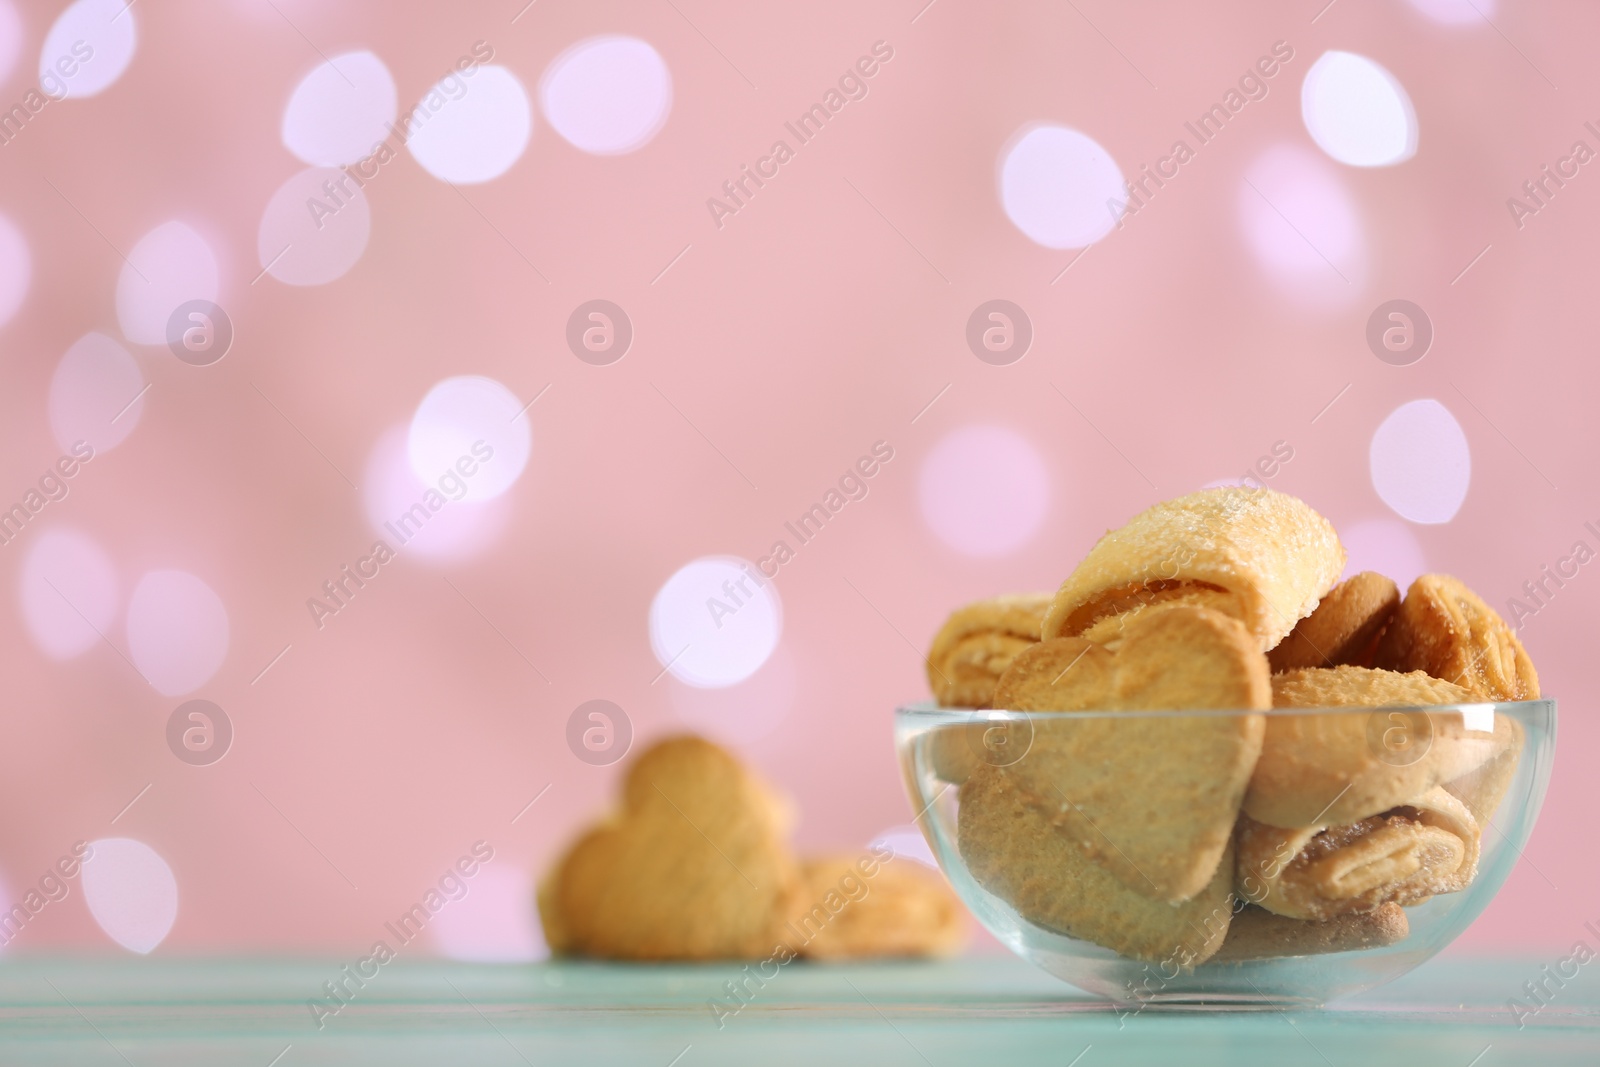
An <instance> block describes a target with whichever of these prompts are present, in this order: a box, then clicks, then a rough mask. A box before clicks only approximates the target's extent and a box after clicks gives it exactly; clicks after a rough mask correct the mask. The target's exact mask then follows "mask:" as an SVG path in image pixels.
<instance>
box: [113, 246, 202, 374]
mask: <svg viewBox="0 0 1600 1067" xmlns="http://www.w3.org/2000/svg"><path fill="white" fill-rule="evenodd" d="M216 299H217V257H216V255H215V254H214V253H213V252H212V251H211V246H210V245H208V244H207V243H206V241H205V238H203V237H201V236H200V235H199V234H198V233H196V232H195V231H194V230H193V229H191V228H190V227H189V226H187V225H185V224H184V223H181V222H164V223H162V224H161V225H160V226H157V227H156V228H155V229H153V230H151V231H150V232H149V233H147V234H145V235H144V236H143V237H141V238H140V239H139V243H138V244H136V245H134V246H133V250H132V251H131V252H129V253H128V260H127V262H126V263H124V264H123V265H122V271H121V273H120V274H118V275H117V322H118V323H119V324H120V325H121V326H122V335H123V336H124V337H126V338H127V339H128V340H130V341H132V342H133V343H134V344H136V345H164V344H166V343H167V320H168V319H170V318H171V317H172V313H173V312H174V311H176V310H177V309H178V305H180V304H183V303H186V302H188V301H190V300H212V301H214V300H216Z"/></svg>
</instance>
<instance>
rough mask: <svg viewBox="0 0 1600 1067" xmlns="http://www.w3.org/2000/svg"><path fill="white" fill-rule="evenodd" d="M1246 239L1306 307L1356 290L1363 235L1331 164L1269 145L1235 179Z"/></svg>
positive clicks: (1294, 148)
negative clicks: (1242, 177)
mask: <svg viewBox="0 0 1600 1067" xmlns="http://www.w3.org/2000/svg"><path fill="white" fill-rule="evenodd" d="M1239 218H1240V223H1241V225H1242V227H1243V229H1244V235H1245V240H1246V243H1247V244H1248V245H1249V246H1250V250H1251V251H1252V252H1253V253H1255V256H1256V259H1257V260H1258V261H1259V262H1260V263H1261V266H1262V267H1263V268H1264V269H1265V273H1266V274H1267V276H1268V277H1269V278H1270V279H1271V280H1272V282H1273V283H1274V284H1275V285H1277V286H1278V287H1279V288H1280V289H1283V290H1284V291H1285V292H1287V293H1288V294H1289V295H1290V296H1292V297H1294V298H1296V299H1298V300H1301V301H1303V302H1305V303H1309V304H1317V305H1340V304H1347V303H1349V302H1350V301H1352V300H1354V299H1355V298H1356V297H1358V296H1360V295H1361V292H1362V286H1363V283H1364V282H1365V279H1366V273H1367V246H1366V236H1365V234H1364V232H1363V229H1362V225H1361V216H1360V214H1359V212H1358V210H1357V208H1356V203H1355V200H1354V198H1353V197H1352V196H1351V195H1350V192H1349V190H1348V189H1346V188H1345V185H1344V182H1343V181H1342V180H1341V179H1340V176H1339V174H1338V172H1337V171H1336V170H1335V169H1334V168H1333V167H1332V166H1331V165H1330V164H1329V163H1328V161H1327V160H1326V159H1325V158H1324V157H1322V156H1320V155H1318V154H1316V153H1315V152H1312V151H1310V150H1308V149H1305V148H1302V147H1300V146H1298V145H1294V144H1279V145H1275V146H1274V147H1272V148H1269V149H1267V150H1266V151H1265V152H1263V153H1262V154H1261V155H1260V156H1258V157H1256V159H1255V160H1254V161H1253V162H1252V163H1251V164H1250V166H1249V168H1248V169H1247V170H1246V172H1245V177H1244V180H1243V181H1241V182H1240V184H1239Z"/></svg>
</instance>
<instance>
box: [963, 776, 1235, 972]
mask: <svg viewBox="0 0 1600 1067" xmlns="http://www.w3.org/2000/svg"><path fill="white" fill-rule="evenodd" d="M960 801H961V805H960V812H959V816H958V820H957V842H958V845H959V847H960V850H961V857H962V859H963V860H964V861H965V862H966V865H967V870H968V872H969V873H970V874H971V875H972V877H973V878H974V879H975V880H976V881H977V883H978V884H979V885H980V886H982V887H983V888H984V889H986V890H987V891H989V892H990V893H992V894H994V895H995V896H997V897H999V898H1000V899H1001V900H1003V901H1005V903H1006V904H1008V905H1009V906H1010V907H1011V908H1013V909H1015V911H1016V912H1017V914H1018V915H1020V916H1022V918H1024V919H1026V920H1027V921H1029V922H1031V923H1034V924H1036V925H1038V926H1042V927H1044V928H1045V929H1047V930H1053V931H1055V932H1057V933H1061V934H1066V935H1068V936H1069V937H1076V938H1081V939H1083V940H1085V941H1092V942H1094V943H1095V944H1097V945H1102V946H1104V947H1105V948H1108V949H1111V950H1112V951H1113V952H1117V953H1119V954H1121V955H1123V956H1128V957H1130V958H1132V959H1138V960H1147V961H1149V962H1151V963H1162V964H1166V965H1167V966H1169V967H1175V968H1178V969H1182V970H1188V969H1190V968H1192V967H1194V966H1195V965H1197V964H1200V963H1203V962H1205V960H1206V959H1208V958H1209V957H1210V956H1211V955H1212V954H1213V953H1214V952H1216V951H1217V949H1218V947H1220V946H1221V944H1222V941H1223V938H1224V937H1226V936H1227V932H1228V923H1229V920H1230V919H1231V917H1232V914H1233V904H1234V902H1233V895H1232V893H1231V892H1230V887H1231V885H1232V881H1233V877H1232V869H1233V856H1232V850H1231V849H1229V850H1228V851H1227V852H1225V853H1224V855H1223V857H1222V860H1223V862H1222V863H1221V864H1219V866H1218V868H1217V870H1216V871H1215V872H1214V874H1213V876H1212V877H1211V879H1210V880H1209V881H1208V882H1207V883H1206V885H1205V886H1204V887H1203V889H1202V891H1201V892H1199V893H1196V894H1195V895H1194V896H1192V897H1191V898H1190V899H1188V900H1187V901H1184V902H1183V903H1181V904H1177V905H1173V904H1168V903H1166V902H1164V901H1161V900H1157V899H1155V898H1154V897H1151V896H1147V895H1145V894H1143V893H1136V892H1134V891H1132V890H1130V889H1129V888H1128V887H1127V886H1126V885H1124V884H1123V882H1122V881H1121V880H1120V879H1119V878H1117V877H1115V876H1114V875H1112V874H1111V872H1109V871H1108V870H1106V869H1105V868H1104V867H1102V866H1101V865H1100V864H1098V863H1096V862H1094V861H1093V860H1092V859H1090V858H1089V857H1088V855H1087V854H1086V853H1085V852H1084V851H1083V850H1082V849H1081V848H1080V847H1079V846H1078V845H1077V844H1076V843H1075V842H1073V841H1071V840H1069V839H1068V838H1067V837H1065V836H1063V835H1061V834H1058V833H1056V832H1054V831H1053V830H1052V828H1051V826H1050V824H1049V823H1048V822H1047V821H1046V820H1045V818H1044V816H1043V815H1041V814H1040V813H1039V812H1038V811H1037V810H1036V809H1035V808H1034V807H1033V806H1032V805H1030V804H1028V803H1026V802H1025V801H1024V800H1023V799H1022V797H1021V796H1019V795H1018V793H1017V791H1016V790H1015V789H1014V788H1013V787H1012V784H1011V782H1010V781H1009V779H1007V777H1006V776H1005V775H1004V774H1003V773H1002V772H1001V771H1000V770H999V769H998V768H995V767H990V766H982V767H979V768H978V769H977V770H975V771H974V772H973V773H972V776H971V777H970V778H968V779H967V781H966V782H965V783H964V784H963V785H962V786H961V793H960Z"/></svg>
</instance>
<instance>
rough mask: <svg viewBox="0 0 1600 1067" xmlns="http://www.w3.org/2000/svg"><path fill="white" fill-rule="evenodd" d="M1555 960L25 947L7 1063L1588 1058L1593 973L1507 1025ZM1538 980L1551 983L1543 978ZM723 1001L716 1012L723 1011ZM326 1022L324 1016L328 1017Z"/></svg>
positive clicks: (3, 1015)
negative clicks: (322, 956) (1117, 960)
mask: <svg viewBox="0 0 1600 1067" xmlns="http://www.w3.org/2000/svg"><path fill="white" fill-rule="evenodd" d="M1544 962H1547V961H1533V960H1517V961H1496V962H1487V961H1468V962H1463V961H1461V960H1443V961H1435V962H1434V963H1432V964H1430V965H1428V966H1426V967H1424V968H1422V969H1421V970H1419V971H1417V972H1416V973H1414V974H1412V975H1411V976H1409V977H1407V978H1405V979H1403V980H1401V981H1400V982H1397V983H1395V984H1393V985H1391V986H1389V987H1387V988H1386V989H1384V990H1380V991H1378V992H1375V993H1373V994H1369V995H1368V996H1366V997H1363V998H1360V999H1357V1000H1352V1001H1347V1002H1344V1003H1342V1004H1340V1005H1338V1006H1336V1007H1334V1008H1332V1009H1327V1010H1323V1011H1297V1012H1281V1011H1275V1010H1273V1011H1258V1012H1233V1013H1226V1014H1220V1013H1194V1012H1179V1011H1172V1010H1164V1011H1157V1010H1155V1009H1153V1008H1151V1009H1147V1010H1145V1011H1144V1012H1142V1013H1138V1014H1125V1013H1119V1012H1118V1011H1116V1010H1114V1009H1112V1008H1110V1007H1107V1006H1105V1005H1102V1004H1099V1003H1096V1002H1093V1001H1090V1000H1089V999H1088V998H1086V997H1084V996H1082V995H1081V994H1076V993H1075V992H1074V991H1073V990H1072V989H1071V988H1070V987H1068V986H1065V985H1063V984H1061V983H1059V982H1057V981H1055V980H1054V979H1052V978H1050V977H1048V976H1047V975H1045V974H1043V973H1041V972H1039V971H1036V970H1034V969H1033V968H1032V967H1030V966H1028V965H1027V964H1024V963H1022V962H1020V961H1017V960H1012V959H1010V958H1003V957H980V958H973V959H966V960H960V961H956V962H950V963H938V964H895V965H882V964H877V965H863V966H831V967H818V966H811V967H807V966H805V965H800V964H797V965H791V966H789V967H785V968H784V969H783V970H782V971H781V972H780V973H779V974H778V976H777V977H776V978H774V979H772V980H771V981H769V982H768V983H767V984H766V986H765V988H761V989H756V988H755V986H754V984H753V983H750V984H749V986H748V988H750V989H752V990H754V992H753V994H752V995H751V997H750V999H749V1002H748V1003H747V1004H746V1006H744V1007H743V1008H742V1009H740V1010H739V1011H738V1012H737V1013H736V1014H726V1013H713V1011H712V1010H711V1008H710V1006H709V1004H710V1002H711V1001H712V1000H713V999H714V998H719V997H720V998H723V999H724V1001H725V1002H726V1003H732V1002H731V1001H727V1000H726V998H727V990H726V988H725V986H724V983H726V982H728V981H730V980H733V979H735V978H738V977H740V973H741V972H740V970H739V968H737V967H733V966H729V965H725V964H724V965H713V966H702V967H648V968H646V967H622V966H612V965H601V964H574V963H560V964H542V965H535V966H510V965H505V966H491V965H473V964H455V963H440V962H415V963H408V962H406V961H403V960H399V961H395V962H393V963H391V964H389V965H388V966H386V967H384V968H382V969H381V970H379V971H378V972H377V974H376V975H375V976H374V977H373V978H371V979H370V980H367V981H366V983H365V985H364V986H363V987H362V988H359V989H357V988H356V986H355V984H354V981H353V980H346V984H345V988H346V989H348V990H353V991H354V992H353V994H352V995H349V997H348V1003H347V1004H345V1005H344V1006H343V1007H341V1008H340V1009H339V1010H338V1012H337V1013H331V1011H330V1012H326V1013H324V1012H317V1013H314V1012H313V1011H312V1010H311V1009H310V1008H309V1007H308V1006H307V1002H308V1001H309V1000H312V999H313V998H316V999H319V1000H323V1002H324V1003H326V1004H337V1002H336V1001H328V1000H326V999H325V998H326V992H325V990H324V989H323V983H324V982H332V981H334V980H336V979H339V978H342V977H343V972H342V970H341V964H340V963H334V962H328V963H318V962H303V961H238V960H214V961H193V960H191V961H171V960H129V959H116V960H108V961H101V960H83V959H26V958H22V959H18V958H13V959H11V960H7V961H5V962H4V963H3V964H0V1064H3V1065H4V1067H21V1065H32V1064H71V1065H73V1067H96V1065H100V1064H105V1065H111V1067H119V1065H120V1067H125V1065H133V1067H186V1065H190V1064H194V1065H201V1064H204V1065H208V1067H215V1065H241V1067H269V1065H270V1067H310V1065H316V1064H382V1065H384V1067H408V1065H411V1064H428V1065H430V1067H431V1065H456V1064H474V1065H475V1064H486V1065H500V1064H504V1065H507V1067H517V1065H524V1064H538V1065H541V1067H542V1065H544V1064H582V1065H584V1067H600V1065H605V1064H612V1063H618V1064H643V1065H647V1067H702V1065H707V1064H741V1065H748V1064H763V1065H767V1064H791V1063H792V1064H808V1065H814V1064H819V1063H849V1064H908V1065H918V1067H922V1065H934V1067H944V1065H946V1064H950V1065H954V1064H969V1063H983V1064H987V1065H995V1067H1000V1065H1007V1064H1013V1063H1042V1064H1053V1065H1056V1067H1099V1065H1102V1064H1162V1065H1169V1067H1170V1065H1178V1064H1194V1065H1211V1064H1217V1065H1228V1067H1237V1065H1240V1064H1258V1063H1260V1064H1274V1065H1281V1064H1315V1065H1321V1064H1327V1065H1330V1067H1345V1065H1350V1067H1357V1065H1362V1067H1366V1065H1371V1064H1404V1065H1406V1067H1432V1065H1440V1067H1507V1065H1513V1064H1515V1065H1522V1064H1533V1065H1539V1067H1555V1065H1565V1064H1584V1065H1590V1067H1592V1065H1595V1064H1600V980H1597V979H1596V978H1595V976H1594V975H1591V974H1590V973H1588V970H1587V968H1585V969H1583V970H1581V971H1580V972H1579V974H1578V976H1577V977H1576V978H1574V979H1571V980H1569V981H1568V982H1567V983H1566V985H1565V988H1562V989H1559V990H1556V991H1555V994H1554V997H1553V999H1552V1000H1551V1001H1550V1003H1549V1004H1548V1006H1546V1007H1544V1008H1542V1009H1541V1010H1540V1011H1539V1012H1538V1013H1537V1014H1536V1015H1532V1016H1529V1017H1527V1018H1525V1019H1523V1020H1522V1022H1523V1023H1524V1025H1523V1026H1522V1028H1520V1029H1519V1028H1518V1025H1517V1022H1518V1020H1517V1019H1516V1018H1514V1017H1513V1015H1512V1013H1511V1012H1510V1011H1508V1010H1507V1006H1506V1002H1507V1000H1508V999H1510V998H1511V997H1513V996H1520V997H1521V999H1522V1000H1524V1001H1527V999H1528V998H1527V995H1526V994H1525V993H1523V991H1522V988H1521V987H1522V983H1523V982H1526V981H1529V980H1533V979H1537V978H1539V977H1540V976H1541V973H1542V972H1541V968H1542V966H1543V964H1544ZM1549 988H1551V989H1555V987H1554V985H1551V986H1550V987H1549ZM718 1014H721V1019H720V1022H721V1024H722V1025H721V1026H720V1027H719V1026H718V1021H719V1020H718ZM318 1022H320V1023H321V1024H322V1025H321V1028H320V1029H319V1028H318Z"/></svg>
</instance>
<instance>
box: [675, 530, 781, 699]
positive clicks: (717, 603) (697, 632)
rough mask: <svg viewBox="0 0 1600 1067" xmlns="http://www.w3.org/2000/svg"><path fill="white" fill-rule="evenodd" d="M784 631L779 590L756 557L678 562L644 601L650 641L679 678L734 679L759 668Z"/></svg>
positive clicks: (724, 682)
mask: <svg viewBox="0 0 1600 1067" xmlns="http://www.w3.org/2000/svg"><path fill="white" fill-rule="evenodd" d="M782 634H783V608H782V606H781V604H780V602H779V600H778V591H777V589H775V588H774V587H773V585H772V583H771V582H770V581H767V580H766V579H765V578H763V577H762V576H761V572H760V571H758V570H756V568H755V566H754V564H751V563H750V562H748V561H746V560H743V559H739V558H738V557H736V556H703V557H701V558H700V559H697V560H693V561H692V562H689V563H686V564H684V565H683V566H682V567H680V568H678V570H677V571H676V572H674V573H673V575H672V577H670V578H668V579H667V580H666V582H665V583H663V584H662V586H661V588H660V589H659V590H657V592H656V595H655V599H654V600H653V601H651V603H650V647H651V649H652V650H653V651H654V652H655V655H656V661H657V662H658V663H660V664H661V666H662V667H663V668H664V669H666V670H668V671H670V672H671V673H672V675H673V676H674V677H676V678H677V679H678V680H679V681H682V682H686V683H687V684H689V685H693V686H700V687H702V688H707V689H715V688H721V687H724V686H730V685H737V684H738V683H740V682H742V681H744V680H745V679H746V678H749V677H750V676H751V675H753V674H755V672H756V671H758V670H760V669H761V665H762V664H763V663H765V662H767V657H769V656H771V655H772V652H773V650H774V649H775V648H777V647H778V638H779V637H781V636H782Z"/></svg>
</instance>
